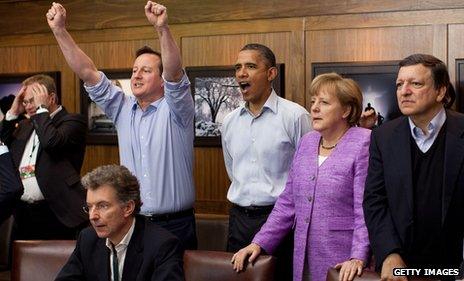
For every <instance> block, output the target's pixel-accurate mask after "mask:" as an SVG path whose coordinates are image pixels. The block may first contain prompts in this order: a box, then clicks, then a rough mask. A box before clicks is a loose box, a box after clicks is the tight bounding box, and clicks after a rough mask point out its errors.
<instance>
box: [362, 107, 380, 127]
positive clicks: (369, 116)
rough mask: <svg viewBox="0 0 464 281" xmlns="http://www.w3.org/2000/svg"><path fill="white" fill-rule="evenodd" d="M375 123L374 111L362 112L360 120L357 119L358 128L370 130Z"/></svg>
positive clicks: (375, 115)
mask: <svg viewBox="0 0 464 281" xmlns="http://www.w3.org/2000/svg"><path fill="white" fill-rule="evenodd" d="M375 122H377V114H376V113H375V110H373V109H369V110H368V111H363V112H362V113H361V118H360V119H359V126H360V127H363V128H366V129H372V127H374V125H375Z"/></svg>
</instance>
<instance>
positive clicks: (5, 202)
mask: <svg viewBox="0 0 464 281" xmlns="http://www.w3.org/2000/svg"><path fill="white" fill-rule="evenodd" d="M22 193H23V185H22V184H21V179H20V178H19V174H18V173H17V172H16V169H15V168H14V166H13V160H12V159H11V155H10V153H9V151H8V148H7V147H6V146H5V145H4V144H3V143H2V142H0V224H1V223H2V222H3V221H4V220H5V219H7V218H8V217H9V216H10V215H11V213H12V212H13V207H14V205H15V202H17V201H18V200H19V198H20V197H21V194H22Z"/></svg>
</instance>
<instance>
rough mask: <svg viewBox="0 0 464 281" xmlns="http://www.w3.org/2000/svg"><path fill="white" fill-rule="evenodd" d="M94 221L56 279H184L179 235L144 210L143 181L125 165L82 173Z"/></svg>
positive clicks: (134, 280)
mask: <svg viewBox="0 0 464 281" xmlns="http://www.w3.org/2000/svg"><path fill="white" fill-rule="evenodd" d="M82 183H83V185H84V187H85V188H86V189H87V205H86V206H85V207H84V209H85V210H86V212H88V214H89V219H90V222H91V224H92V227H89V228H87V229H85V230H83V231H82V232H81V234H80V235H79V238H78V240H77V244H76V248H75V250H74V252H73V253H72V255H71V257H70V258H69V260H68V262H67V263H66V264H65V266H64V267H63V268H62V270H61V272H60V273H59V274H58V277H57V278H56V280H59V281H61V280H63V281H64V280H118V281H119V280H122V281H143V280H152V281H156V280H160V281H161V280H184V276H183V268H182V250H181V247H180V243H179V240H178V239H177V238H176V237H175V236H173V235H172V234H171V233H169V232H168V231H167V230H164V229H163V228H161V227H160V226H157V225H156V224H154V223H153V222H151V221H150V220H149V219H147V218H145V217H144V216H141V215H136V214H138V213H139V211H140V206H141V204H142V203H141V201H140V186H139V183H138V181H137V178H136V177H135V176H134V175H132V174H131V173H130V172H129V170H128V169H127V168H126V167H124V166H118V165H108V166H101V167H98V168H96V169H95V170H93V171H92V172H90V173H88V174H87V175H85V176H84V177H83V179H82Z"/></svg>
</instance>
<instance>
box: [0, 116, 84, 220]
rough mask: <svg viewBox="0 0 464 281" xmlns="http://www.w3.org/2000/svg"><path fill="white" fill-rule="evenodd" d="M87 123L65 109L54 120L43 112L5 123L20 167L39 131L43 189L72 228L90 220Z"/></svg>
mask: <svg viewBox="0 0 464 281" xmlns="http://www.w3.org/2000/svg"><path fill="white" fill-rule="evenodd" d="M16 124H17V125H16ZM86 124H87V123H86V120H85V118H84V117H83V116H82V115H77V114H70V113H68V112H67V111H66V110H65V109H64V108H63V109H62V110H61V111H60V112H58V114H56V115H55V116H54V117H53V118H52V119H51V118H50V116H49V114H48V113H40V114H35V115H34V116H32V117H31V118H30V119H24V120H22V121H20V122H19V123H16V122H15V121H14V120H12V121H6V120H5V121H4V124H3V128H2V132H1V138H2V140H3V141H4V142H5V143H6V144H7V145H8V147H9V148H10V152H11V155H12V157H13V161H14V163H15V165H16V167H18V166H19V164H20V162H21V158H22V156H23V152H24V149H25V147H26V144H27V141H28V140H29V138H30V136H31V134H32V131H33V130H34V129H35V131H36V133H37V136H38V138H39V142H40V146H39V150H38V152H37V161H36V177H37V181H38V183H39V187H40V190H41V191H42V193H43V195H44V197H45V200H46V201H47V203H48V204H49V206H50V208H51V209H52V211H53V212H54V213H55V215H56V216H57V217H58V219H59V220H60V221H61V222H62V223H63V224H64V225H66V226H68V227H76V226H78V225H80V224H82V223H83V222H85V221H86V220H87V215H86V214H85V213H84V212H83V211H82V206H84V204H85V190H84V188H83V187H82V185H81V183H80V170H81V167H82V162H83V160H84V153H85V137H86V132H87V125H86Z"/></svg>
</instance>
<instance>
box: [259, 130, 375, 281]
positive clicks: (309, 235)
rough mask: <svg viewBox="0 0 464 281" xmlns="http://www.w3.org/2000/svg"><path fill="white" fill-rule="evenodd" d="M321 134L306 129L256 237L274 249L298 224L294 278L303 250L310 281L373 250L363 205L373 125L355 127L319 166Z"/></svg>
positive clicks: (364, 257)
mask: <svg viewBox="0 0 464 281" xmlns="http://www.w3.org/2000/svg"><path fill="white" fill-rule="evenodd" d="M320 138H321V135H320V134H319V133H318V132H315V131H313V132H310V133H308V134H306V135H305V136H304V137H303V138H302V139H301V141H300V144H299V147H298V150H297V151H296V153H295V156H294V158H293V163H292V166H291V168H290V172H289V175H288V179H287V185H286V186H285V190H284V191H283V192H282V194H281V195H280V196H279V198H278V200H277V202H276V204H275V206H274V209H273V210H272V213H271V214H270V216H269V218H268V219H267V221H266V223H265V224H264V225H263V227H262V228H261V230H260V231H259V232H258V233H257V234H256V236H255V237H254V239H253V242H254V243H256V244H258V245H260V246H261V247H262V248H263V249H264V250H265V251H266V252H267V253H270V254H272V253H273V251H274V250H275V249H276V247H277V245H278V244H279V243H280V241H281V240H282V239H283V238H284V237H285V235H286V234H287V233H288V231H289V230H290V229H291V228H292V227H293V228H295V238H294V239H295V242H294V250H293V280H298V281H300V280H302V276H303V269H304V262H305V255H306V254H307V257H308V261H307V262H308V269H309V274H310V276H311V280H312V281H320V280H325V279H326V274H327V270H328V269H329V268H330V267H333V266H334V265H335V264H337V263H339V262H343V261H346V260H348V259H350V258H357V259H360V260H364V263H365V264H366V263H367V259H368V256H369V239H368V235H367V229H366V225H365V223H364V214H363V209H362V201H363V193H364V183H365V180H366V175H367V166H368V161H369V141H370V130H367V129H363V128H357V127H352V128H350V129H349V130H348V131H347V132H346V133H345V135H344V136H343V137H342V138H341V139H340V141H339V142H338V144H337V146H336V147H335V148H334V150H333V151H332V154H331V155H330V156H329V157H328V158H327V159H326V160H325V161H324V163H322V165H321V166H320V167H319V166H318V148H319V140H320Z"/></svg>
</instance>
